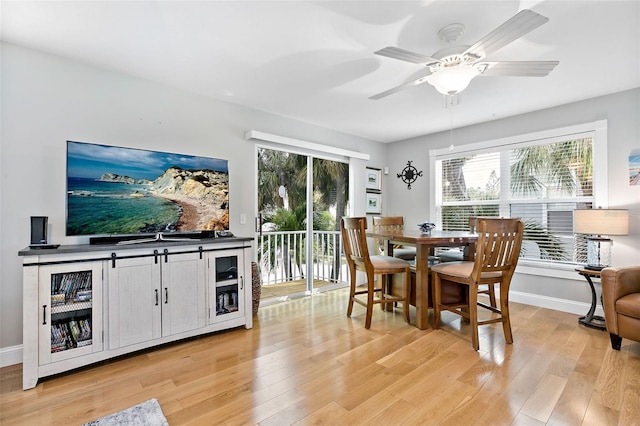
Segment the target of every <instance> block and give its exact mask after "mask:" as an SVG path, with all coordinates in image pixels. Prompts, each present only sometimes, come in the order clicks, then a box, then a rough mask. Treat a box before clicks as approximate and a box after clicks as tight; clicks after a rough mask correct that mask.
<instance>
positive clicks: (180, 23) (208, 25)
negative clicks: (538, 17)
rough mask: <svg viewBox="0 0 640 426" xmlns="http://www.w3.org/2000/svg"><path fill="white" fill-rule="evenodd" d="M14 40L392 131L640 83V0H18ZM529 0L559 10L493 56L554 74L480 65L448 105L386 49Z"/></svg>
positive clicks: (7, 9)
mask: <svg viewBox="0 0 640 426" xmlns="http://www.w3.org/2000/svg"><path fill="white" fill-rule="evenodd" d="M0 7H1V9H0V13H1V14H2V27H1V30H2V32H1V37H2V40H3V41H5V42H9V43H13V44H16V45H20V46H24V47H28V48H32V49H36V50H39V51H43V52H48V53H51V54H55V55H59V56H62V57H66V58H71V59H74V60H78V61H82V62H85V63H88V64H92V65H95V66H97V67H101V68H106V69H109V70H113V71H117V72H122V73H125V74H129V75H132V76H136V77H140V78H143V79H147V80H151V81H154V82H158V83H161V84H165V85H168V86H171V87H175V88H180V89H184V90H187V91H189V92H193V93H197V94H200V95H203V96H207V97H211V98H216V99H220V100H223V101H226V102H232V103H237V104H240V105H245V106H248V107H251V108H255V109H258V110H262V111H267V112H271V113H274V114H278V115H281V116H285V117H290V118H294V119H297V120H300V121H303V122H307V123H312V124H316V125H319V126H323V127H326V128H330V129H335V130H338V131H342V132H345V133H349V134H353V135H358V136H362V137H365V138H368V139H370V140H374V141H380V142H393V141H397V140H402V139H406V138H411V137H415V136H419V135H423V134H430V133H434V132H439V131H443V130H447V129H449V128H451V127H460V126H464V125H469V124H474V123H479V122H484V121H489V120H493V119H498V118H504V117H508V116H512V115H517V114H521V113H526V112H529V111H534V110H539V109H543V108H547V107H552V106H556V105H561V104H565V103H569V102H574V101H578V100H581V99H587V98H592V97H595V96H600V95H604V94H608V93H614V92H619V91H622V90H627V89H630V88H634V87H640V1H638V0H626V1H610V0H603V1H580V0H563V1H533V0H531V1H525V0H522V1H511V0H501V1H493V2H491V1H479V0H476V1H466V2H464V1H456V0H446V1H428V0H425V1H357V0H355V1H354V0H352V1H316V2H303V1H264V0H263V1H241V0H236V1H189V2H187V1H137V2H132V1H102V2H101V1H39V2H37V1H28V0H20V1H7V0H3V1H2V3H1V6H0ZM523 8H529V9H532V10H534V11H536V12H538V13H540V14H542V15H544V16H547V17H548V18H549V22H547V23H546V24H544V25H542V26H541V27H539V28H537V29H535V30H533V31H532V32H530V33H529V34H527V35H526V36H524V37H522V38H520V39H518V40H516V41H515V42H513V43H511V44H509V45H507V46H506V47H504V48H502V49H500V50H499V51H498V52H496V53H495V54H493V55H492V56H490V57H488V58H487V59H488V60H559V61H560V64H559V65H558V66H557V67H556V68H555V69H554V70H553V71H552V72H551V73H550V74H549V75H548V76H547V77H542V78H539V77H537V78H536V77H477V78H475V79H474V80H473V81H472V82H471V84H470V85H469V87H468V88H467V89H466V90H465V91H464V92H462V95H461V99H460V101H461V102H460V103H459V104H458V105H456V106H455V107H449V108H443V99H442V95H440V94H439V93H438V92H436V90H435V89H434V88H433V87H432V86H430V85H428V84H422V85H420V86H417V87H412V88H410V89H407V90H404V91H401V92H398V93H396V94H393V95H391V96H388V97H386V98H383V99H380V100H370V99H368V98H369V96H372V95H374V94H376V93H379V92H382V91H384V90H387V89H389V88H391V87H394V86H397V85H400V84H402V83H405V82H406V81H409V80H411V79H415V78H417V77H418V76H420V73H421V72H424V66H422V65H416V64H412V63H409V62H401V61H398V60H394V59H390V58H386V57H381V56H377V55H374V54H373V52H374V51H376V50H379V49H381V48H383V47H385V46H398V47H401V48H403V49H407V50H413V51H416V52H420V53H423V54H425V55H432V54H433V53H434V52H436V51H437V50H439V49H441V48H443V47H446V45H445V44H444V43H443V42H442V41H440V40H439V38H438V36H437V33H438V30H439V29H440V28H442V27H444V26H445V25H448V24H451V23H462V24H464V25H465V27H466V32H465V34H464V35H463V36H462V37H461V38H460V39H459V40H458V43H460V44H468V45H471V44H473V43H474V42H475V41H477V40H478V39H480V38H481V37H483V36H484V35H486V34H487V33H489V32H490V31H492V30H493V29H495V28H496V27H497V26H498V25H500V24H501V23H503V22H504V21H506V20H507V19H509V18H510V17H511V16H513V15H515V14H516V13H517V12H518V11H519V10H521V9H523Z"/></svg>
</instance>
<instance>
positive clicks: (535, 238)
mask: <svg viewBox="0 0 640 426" xmlns="http://www.w3.org/2000/svg"><path fill="white" fill-rule="evenodd" d="M593 165H594V160H593V137H591V136H586V137H579V138H576V137H575V136H572V137H567V138H560V139H558V138H554V140H553V141H548V140H546V141H537V142H529V143H524V144H518V145H509V146H502V147H496V148H493V149H491V148H483V149H481V150H477V151H468V152H466V153H464V154H454V155H448V156H446V154H445V155H442V156H441V158H436V163H435V166H436V181H437V183H436V191H437V192H438V194H437V195H436V200H438V201H437V202H436V204H437V207H436V212H437V214H438V219H439V220H440V221H441V226H442V229H444V230H466V229H467V228H468V218H469V216H501V217H520V218H522V220H523V221H524V222H525V235H524V238H523V239H524V241H523V249H522V252H521V259H527V260H534V261H542V262H560V263H582V262H584V261H585V260H586V242H585V241H584V239H583V238H582V237H579V236H574V233H573V210H574V209H577V208H591V207H592V206H593V204H594V191H593Z"/></svg>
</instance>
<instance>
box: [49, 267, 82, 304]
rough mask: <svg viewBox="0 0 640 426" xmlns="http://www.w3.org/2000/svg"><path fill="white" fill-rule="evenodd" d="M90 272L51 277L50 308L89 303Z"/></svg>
mask: <svg viewBox="0 0 640 426" xmlns="http://www.w3.org/2000/svg"><path fill="white" fill-rule="evenodd" d="M91 297H92V292H91V271H82V272H70V273H64V274H55V275H52V276H51V306H59V305H64V304H67V303H74V302H89V301H91Z"/></svg>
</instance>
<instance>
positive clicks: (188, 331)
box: [19, 237, 253, 389]
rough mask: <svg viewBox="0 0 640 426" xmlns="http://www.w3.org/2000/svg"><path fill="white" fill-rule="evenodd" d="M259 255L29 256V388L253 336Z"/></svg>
mask: <svg viewBox="0 0 640 426" xmlns="http://www.w3.org/2000/svg"><path fill="white" fill-rule="evenodd" d="M252 253H253V239H252V238H235V237H234V238H216V239H202V240H188V241H155V242H149V243H144V244H137V245H117V244H106V245H73V246H71V245H70V246H60V247H59V248H57V249H29V248H27V249H24V250H21V251H20V252H19V255H20V256H22V258H23V349H22V350H23V380H22V386H23V389H31V388H33V387H35V386H36V384H37V382H38V379H39V378H41V377H46V376H50V375H53V374H57V373H61V372H64V371H68V370H71V369H74V368H78V367H82V366H86V365H89V364H92V363H96V362H99V361H103V360H106V359H109V358H113V357H116V356H120V355H124V354H127V353H131V352H134V351H138V350H141V349H145V348H149V347H153V346H156V345H160V344H164V343H168V342H172V341H176V340H180V339H184V338H188V337H193V336H197V335H200V334H204V333H210V332H214V331H219V330H224V329H228V328H232V327H239V326H244V327H246V328H251V327H252V325H253V324H252V309H251V305H252V291H251V288H250V287H251V282H252V280H251V260H252ZM248 287H249V288H248Z"/></svg>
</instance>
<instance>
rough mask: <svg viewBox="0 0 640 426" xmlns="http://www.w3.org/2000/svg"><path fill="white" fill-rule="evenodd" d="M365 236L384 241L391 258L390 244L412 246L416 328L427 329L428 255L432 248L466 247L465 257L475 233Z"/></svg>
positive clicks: (472, 250) (402, 232)
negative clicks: (414, 249)
mask: <svg viewBox="0 0 640 426" xmlns="http://www.w3.org/2000/svg"><path fill="white" fill-rule="evenodd" d="M367 237H370V238H374V239H378V240H383V241H385V242H386V251H385V253H387V254H388V255H389V256H392V255H393V247H394V245H403V246H415V248H416V260H415V274H416V286H415V288H416V302H415V306H416V327H418V328H419V329H421V330H426V329H428V328H429V273H430V272H429V256H430V255H432V254H433V253H434V249H435V248H436V247H465V246H467V247H469V249H468V250H464V253H465V257H466V258H468V256H469V253H471V254H473V253H475V245H476V242H477V241H478V234H477V233H474V232H469V231H437V230H431V231H430V232H428V233H423V232H422V231H421V230H419V229H415V230H411V229H405V230H396V231H384V230H379V231H373V230H372V231H369V232H367Z"/></svg>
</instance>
